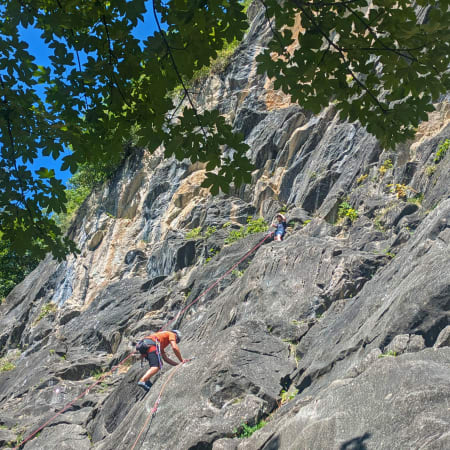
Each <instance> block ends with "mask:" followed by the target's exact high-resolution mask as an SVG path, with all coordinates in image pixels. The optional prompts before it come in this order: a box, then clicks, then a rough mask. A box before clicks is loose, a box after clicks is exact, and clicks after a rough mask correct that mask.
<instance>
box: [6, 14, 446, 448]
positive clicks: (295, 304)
mask: <svg viewBox="0 0 450 450" xmlns="http://www.w3.org/2000/svg"><path fill="white" fill-rule="evenodd" d="M249 15H250V18H251V27H250V29H249V31H248V34H247V36H246V38H245V39H244V41H243V42H242V44H241V45H240V47H239V48H238V50H237V52H236V53H235V54H234V55H233V57H232V59H231V61H230V63H229V65H228V66H227V67H226V69H225V70H224V71H223V72H222V73H220V74H214V75H212V76H211V77H209V78H208V79H207V80H205V81H203V82H202V83H201V85H199V86H197V90H198V92H197V96H196V101H197V103H198V106H199V108H212V107H218V108H219V109H220V110H221V112H222V113H223V114H224V115H226V117H227V118H228V120H229V121H230V122H231V123H233V124H234V127H235V129H236V130H239V131H241V132H242V133H243V134H244V136H245V140H246V142H247V143H248V144H249V146H250V151H249V152H250V155H251V159H252V161H253V163H254V164H255V166H256V167H257V170H256V171H255V172H254V174H253V182H252V184H251V185H247V186H245V187H243V188H240V189H235V190H234V191H233V193H232V195H219V196H218V197H212V196H211V195H210V194H209V192H208V190H206V189H203V188H201V187H200V184H201V182H202V180H203V177H204V168H203V167H202V166H199V165H191V164H190V163H188V162H182V163H180V162H177V161H175V160H167V159H164V158H163V152H162V150H159V151H157V152H156V153H154V154H152V155H150V154H148V153H147V152H146V151H145V150H143V149H135V150H134V151H133V153H132V155H131V156H130V157H129V158H128V159H127V160H126V161H125V163H124V164H123V166H122V167H121V168H120V169H119V170H118V171H117V173H116V175H115V176H114V178H113V179H112V180H110V181H109V182H108V183H106V184H105V185H103V186H102V187H100V188H98V189H97V190H96V191H95V192H93V193H92V194H91V196H90V197H89V198H88V199H87V200H86V201H85V203H84V204H83V205H82V207H81V208H80V210H79V212H78V214H77V217H76V218H75V220H74V222H73V224H72V226H71V228H70V230H69V233H70V235H71V237H72V238H73V239H74V240H75V241H76V243H77V244H78V246H79V248H80V249H81V255H79V256H78V257H77V258H74V257H69V258H68V259H67V261H65V262H63V263H60V264H59V263H57V262H55V261H53V260H51V259H50V258H47V259H46V260H45V261H43V262H42V263H41V264H40V265H39V266H38V268H37V269H36V270H35V271H34V272H33V273H31V274H30V275H29V276H28V277H27V278H26V279H25V280H24V281H23V282H22V283H21V284H20V285H18V286H17V287H16V288H15V289H14V290H13V291H12V293H11V294H10V295H9V296H8V298H7V300H6V302H5V303H4V304H3V305H1V306H0V314H1V315H0V352H1V355H0V356H1V357H2V359H1V362H2V364H3V366H2V367H3V368H4V369H6V368H7V367H6V365H7V364H8V365H9V366H8V368H11V367H15V368H14V369H13V370H4V371H2V372H0V446H1V447H8V446H14V443H15V442H19V441H20V439H21V438H25V437H27V436H28V435H29V434H30V433H31V432H32V431H33V430H34V429H36V428H37V427H39V426H40V425H41V424H43V423H44V422H45V421H46V420H48V419H49V418H51V417H52V416H53V415H54V414H55V412H56V411H59V410H60V409H61V408H63V407H64V405H66V403H67V402H69V401H70V400H72V399H74V398H76V397H77V396H78V395H80V393H82V392H83V391H84V390H85V389H86V387H88V386H90V385H91V384H92V383H94V382H95V380H96V378H98V377H100V376H101V374H102V373H103V372H105V371H108V370H109V369H110V368H112V367H113V366H114V365H115V364H117V363H118V362H119V361H121V360H123V359H124V358H125V357H126V356H127V355H128V354H129V352H130V351H131V347H130V342H131V341H132V340H133V339H135V338H136V337H139V336H142V335H144V334H147V333H148V332H150V331H156V330H158V329H159V328H160V327H161V326H163V325H164V324H166V323H167V322H168V321H171V320H172V321H173V322H172V325H173V326H176V328H179V329H180V330H181V331H182V333H183V336H184V338H183V340H182V343H181V344H180V346H181V350H182V353H183V356H184V357H186V358H195V359H193V360H192V361H191V362H189V363H187V364H185V365H183V366H181V367H180V368H178V369H177V372H176V373H175V374H173V375H174V376H173V377H172V378H171V379H170V380H168V377H169V376H170V374H171V372H172V371H173V370H175V369H173V368H170V367H168V366H164V369H163V371H162V373H161V374H160V375H159V376H158V378H157V379H156V382H155V385H154V387H153V388H152V390H151V391H150V393H149V394H148V395H146V396H144V395H143V392H141V390H140V388H139V387H138V386H137V385H136V381H137V380H138V378H139V377H140V375H141V374H142V373H143V370H144V369H143V368H141V367H140V365H139V363H138V362H136V361H132V362H131V363H130V364H126V365H124V366H120V368H119V370H116V371H114V373H113V374H112V375H108V376H107V377H106V378H105V379H104V380H103V381H102V382H101V383H99V384H97V385H96V386H95V387H94V388H93V389H92V390H90V391H89V392H88V393H87V395H85V396H83V397H82V398H81V399H79V400H78V401H77V402H75V404H74V405H73V406H71V407H70V408H69V409H67V411H66V412H64V413H63V414H61V415H59V416H58V417H57V418H56V419H55V420H53V421H52V422H51V423H50V424H49V425H48V426H47V427H46V428H44V429H43V430H42V431H41V432H40V433H39V434H38V435H37V436H35V437H34V438H33V439H31V440H30V441H28V442H27V443H26V444H25V445H24V446H23V448H25V449H26V450H31V449H63V448H64V449H80V450H81V449H89V448H95V449H102V450H103V449H104V450H106V449H126V448H131V447H132V445H133V444H134V442H135V440H136V438H137V437H138V434H139V432H140V430H141V429H142V427H143V426H144V424H145V423H146V420H147V418H148V416H149V412H150V411H151V408H152V407H153V405H154V402H155V401H156V399H157V397H158V393H159V391H160V389H161V387H162V386H163V384H164V383H165V382H166V381H168V383H167V389H166V390H165V391H164V394H163V396H162V399H161V402H160V404H159V409H158V413H157V415H156V416H155V417H154V419H153V421H152V423H151V426H150V428H148V427H145V432H144V433H143V434H142V436H141V437H140V438H139V441H138V443H137V447H136V448H142V449H144V448H146V449H150V448H151V449H197V450H200V449H214V450H232V449H239V450H242V449H342V450H344V449H347V450H349V449H365V448H367V449H404V448H417V449H419V448H420V449H448V448H450V432H449V430H450V409H449V407H448V402H449V398H450V328H449V316H450V313H449V311H450V269H449V268H450V249H449V245H450V198H449V194H450V183H449V180H450V151H448V152H447V153H446V154H443V153H445V152H443V151H441V155H442V154H443V157H442V158H440V159H439V158H436V153H437V151H438V149H439V148H442V143H443V142H444V141H445V139H447V138H449V137H450V125H449V119H450V108H449V105H448V102H447V101H445V99H443V101H442V103H441V104H440V105H439V106H438V110H437V112H435V113H433V114H431V115H430V118H429V121H428V122H426V123H422V124H421V125H420V127H419V128H418V130H417V133H416V139H415V141H414V142H408V143H407V144H403V145H400V146H399V147H398V148H397V149H396V150H395V151H391V152H386V151H383V150H382V149H381V148H380V146H379V144H378V143H377V142H376V140H375V139H374V138H373V137H371V136H370V135H368V134H367V133H366V132H365V130H364V129H363V128H361V127H360V126H359V125H358V124H349V123H345V122H341V121H340V120H339V118H338V117H337V116H336V114H335V110H334V109H333V105H332V104H331V105H330V106H329V107H328V108H327V109H325V110H324V111H322V113H321V114H319V115H318V116H313V115H311V114H309V113H308V112H306V111H304V110H303V109H302V108H301V107H300V106H298V105H294V104H291V103H290V101H289V98H287V97H286V96H283V95H282V94H280V93H279V92H276V91H274V90H273V89H272V87H271V83H270V81H269V80H267V79H265V78H264V77H262V76H259V75H257V74H256V66H255V61H254V60H255V56H256V55H257V54H258V52H260V51H261V49H262V48H263V47H264V45H265V43H266V42H267V40H268V38H269V36H270V32H271V31H270V27H269V25H268V24H267V22H266V20H265V18H264V14H263V12H262V11H259V10H258V9H256V8H254V7H251V8H250V11H249ZM343 202H345V203H343ZM280 210H283V211H286V214H287V216H288V222H289V229H288V234H287V237H286V239H285V240H284V241H283V242H281V243H279V242H266V243H264V245H262V246H261V247H259V248H258V249H257V250H256V252H254V253H252V254H251V255H250V256H249V257H248V258H247V259H246V260H245V261H243V262H242V263H241V264H239V265H238V266H237V267H236V269H235V270H233V271H232V272H230V273H228V274H227V275H226V276H225V277H223V279H221V280H220V282H219V283H218V284H217V285H216V286H214V287H213V288H212V289H211V290H210V291H208V292H207V294H206V295H204V296H202V297H201V298H200V299H199V300H198V301H197V302H195V304H193V305H192V306H191V307H190V308H189V309H187V310H186V311H185V312H183V313H182V314H179V313H180V311H182V310H183V308H185V307H186V306H187V305H189V304H190V303H191V302H192V301H193V300H194V299H195V298H196V297H197V296H198V295H199V294H201V293H202V292H203V291H204V290H205V289H207V288H208V287H209V286H210V285H211V284H212V283H213V282H214V281H215V280H217V279H219V277H221V276H222V275H223V274H224V273H225V272H226V271H227V270H228V269H229V268H230V267H232V266H233V264H235V263H236V262H238V261H239V260H240V259H241V258H242V257H243V256H244V255H245V254H246V253H247V252H248V251H249V250H250V249H252V248H253V247H254V246H255V245H256V244H257V243H258V242H260V240H261V239H262V238H263V237H264V233H262V232H261V233H256V234H249V235H248V236H244V237H242V238H241V239H239V240H238V241H236V242H234V243H230V244H227V242H228V241H227V237H228V236H229V234H230V231H232V230H238V229H239V227H240V226H242V225H245V224H246V221H247V218H248V216H253V217H259V216H261V217H264V218H265V219H266V220H267V221H270V220H271V219H272V218H273V216H274V214H275V213H276V212H278V211H280ZM196 228H200V230H197V232H195V231H194V232H191V234H190V235H189V236H192V237H191V238H189V236H187V232H188V231H191V230H194V229H196ZM196 234H197V235H196ZM263 420H264V422H265V423H266V425H265V426H263V427H261V426H262V425H264V423H263V422H261V421H263ZM244 424H246V426H245V427H244ZM257 424H259V426H260V427H261V428H260V429H259V430H258V431H256V432H255V433H253V434H252V435H251V436H250V437H247V438H243V437H242V435H243V433H242V432H243V431H245V429H246V427H253V426H255V425H257Z"/></svg>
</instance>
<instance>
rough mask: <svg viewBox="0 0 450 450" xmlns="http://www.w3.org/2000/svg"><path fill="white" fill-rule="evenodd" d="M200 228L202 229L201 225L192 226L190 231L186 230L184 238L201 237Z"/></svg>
mask: <svg viewBox="0 0 450 450" xmlns="http://www.w3.org/2000/svg"><path fill="white" fill-rule="evenodd" d="M201 230H202V229H201V227H197V228H192V230H191V231H188V232H187V233H186V239H197V238H199V237H201V235H200V231H201Z"/></svg>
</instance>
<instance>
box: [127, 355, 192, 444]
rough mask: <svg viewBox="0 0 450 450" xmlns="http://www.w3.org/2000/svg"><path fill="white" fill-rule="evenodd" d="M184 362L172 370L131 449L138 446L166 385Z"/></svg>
mask: <svg viewBox="0 0 450 450" xmlns="http://www.w3.org/2000/svg"><path fill="white" fill-rule="evenodd" d="M187 361H189V360H186V362H187ZM183 364H184V363H181V364H178V365H177V366H176V367H175V369H174V370H172V371H171V372H170V374H169V377H168V378H167V380H166V381H165V382H164V384H163V386H162V388H161V390H160V391H159V394H158V398H157V399H156V401H155V403H154V404H153V408H152V409H151V410H150V413H149V414H148V416H147V419H146V420H145V423H144V426H143V427H142V429H141V431H140V432H139V434H138V436H137V438H136V440H135V441H134V444H133V446H132V447H131V449H130V450H134V448H135V447H136V444H137V443H138V441H139V439H140V438H141V436H142V433H143V432H144V430H145V429H146V428H147V425H148V423H149V422H150V419H152V418H153V417H154V416H155V414H156V411H157V410H158V406H159V402H160V401H161V397H162V394H163V392H164V389H165V388H166V386H167V384H168V383H169V381H170V380H171V378H172V377H173V376H174V375H175V372H176V371H177V370H178V369H179V368H180V367H181V366H182V365H183Z"/></svg>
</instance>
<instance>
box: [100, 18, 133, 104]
mask: <svg viewBox="0 0 450 450" xmlns="http://www.w3.org/2000/svg"><path fill="white" fill-rule="evenodd" d="M102 22H103V25H104V26H105V32H106V39H107V42H108V52H109V64H110V65H111V67H112V70H111V75H112V77H113V79H114V83H115V85H116V87H117V89H118V91H119V94H120V96H121V97H122V100H123V101H124V102H125V104H126V105H127V106H128V107H129V108H131V105H130V104H129V103H128V101H127V99H126V98H125V96H124V94H123V92H122V89H121V88H120V85H119V82H118V81H117V78H116V74H115V73H114V67H115V66H114V63H113V59H115V60H116V63H118V61H117V58H116V56H115V55H114V52H113V50H112V48H111V38H110V36H109V30H108V24H107V23H106V17H105V15H104V14H102Z"/></svg>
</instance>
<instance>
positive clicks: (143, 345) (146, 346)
mask: <svg viewBox="0 0 450 450" xmlns="http://www.w3.org/2000/svg"><path fill="white" fill-rule="evenodd" d="M180 340H181V334H180V332H179V331H178V330H171V331H159V332H157V333H154V334H150V335H149V336H146V337H145V338H144V339H142V340H140V341H139V342H138V343H137V344H135V345H136V351H137V352H139V353H140V354H141V358H142V359H144V358H145V359H146V360H147V361H148V363H149V365H150V369H148V370H147V372H145V374H144V376H143V377H142V378H141V379H140V380H139V382H138V385H139V386H140V387H141V388H143V389H144V390H145V391H146V392H148V391H149V390H150V388H151V387H152V382H151V381H150V378H151V377H152V376H153V375H155V374H156V373H158V372H159V370H160V369H161V367H162V361H161V358H162V359H163V360H164V361H165V362H166V363H167V364H170V365H172V366H176V365H177V364H178V363H177V362H175V361H173V360H171V359H170V358H169V357H168V356H167V355H166V352H165V351H164V349H165V348H166V347H167V346H168V345H169V344H170V345H171V347H172V350H173V352H174V353H175V356H176V357H177V358H178V359H179V360H180V363H185V362H186V360H185V359H183V357H182V356H181V352H180V349H179V348H178V343H179V342H180Z"/></svg>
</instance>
